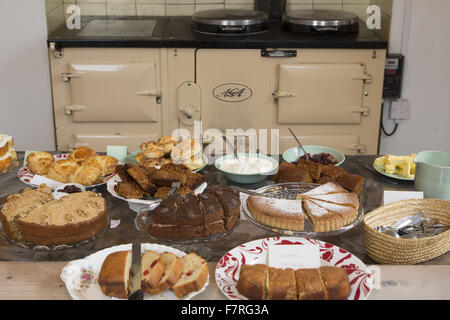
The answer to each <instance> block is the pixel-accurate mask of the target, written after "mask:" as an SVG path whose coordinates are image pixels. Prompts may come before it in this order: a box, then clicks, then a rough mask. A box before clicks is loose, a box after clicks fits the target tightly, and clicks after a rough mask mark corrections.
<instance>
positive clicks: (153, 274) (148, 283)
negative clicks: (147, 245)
mask: <svg viewBox="0 0 450 320" xmlns="http://www.w3.org/2000/svg"><path fill="white" fill-rule="evenodd" d="M163 273H164V263H163V262H162V261H161V258H160V256H159V254H157V253H156V252H153V251H146V252H145V253H144V254H143V255H142V282H141V283H142V290H144V291H147V292H149V290H151V289H154V288H156V287H157V286H158V284H159V281H160V280H161V277H162V275H163Z"/></svg>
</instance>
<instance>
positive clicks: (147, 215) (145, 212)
mask: <svg viewBox="0 0 450 320" xmlns="http://www.w3.org/2000/svg"><path fill="white" fill-rule="evenodd" d="M158 205H159V203H154V204H151V205H150V206H148V207H146V208H144V209H142V210H141V211H140V212H139V213H138V214H137V215H136V218H135V219H134V224H135V226H136V229H137V230H138V231H140V232H142V233H144V234H145V235H146V236H148V237H149V238H150V239H152V240H153V241H158V242H162V243H167V244H181V245H183V244H184V245H185V244H195V243H202V242H210V241H217V240H221V239H223V238H225V237H226V236H228V235H229V234H231V233H232V232H233V231H234V230H235V229H236V228H237V227H238V225H239V222H240V217H239V219H238V221H237V223H236V225H235V226H234V227H233V228H232V229H230V230H228V231H227V232H224V233H218V234H214V235H211V236H209V237H204V238H195V239H174V238H162V237H155V236H153V235H151V234H150V233H149V232H148V226H149V225H150V224H151V223H152V218H151V212H152V210H154V209H155V208H156V207H157V206H158Z"/></svg>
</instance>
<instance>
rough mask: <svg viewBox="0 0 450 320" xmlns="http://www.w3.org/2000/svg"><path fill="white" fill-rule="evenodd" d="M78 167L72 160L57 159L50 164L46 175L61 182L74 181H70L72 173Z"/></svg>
mask: <svg viewBox="0 0 450 320" xmlns="http://www.w3.org/2000/svg"><path fill="white" fill-rule="evenodd" d="M79 168H80V166H79V165H78V163H77V162H76V161H74V160H69V159H67V160H59V161H55V162H53V163H52V164H51V166H50V168H49V170H48V173H47V177H48V178H50V179H53V180H56V181H59V182H62V183H69V182H76V181H71V178H72V175H73V174H74V173H75V172H76V171H77V170H78V169H79Z"/></svg>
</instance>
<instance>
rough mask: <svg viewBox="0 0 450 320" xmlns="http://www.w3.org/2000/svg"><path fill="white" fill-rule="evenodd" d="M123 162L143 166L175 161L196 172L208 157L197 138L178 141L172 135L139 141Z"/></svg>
mask: <svg viewBox="0 0 450 320" xmlns="http://www.w3.org/2000/svg"><path fill="white" fill-rule="evenodd" d="M125 163H131V164H138V165H143V166H145V167H155V166H162V165H165V164H168V163H177V164H183V165H185V166H186V167H188V168H189V169H191V170H192V171H194V172H198V171H200V170H202V169H203V168H205V167H206V165H207V164H208V158H207V157H206V155H204V154H203V147H202V144H201V143H200V142H199V141H198V140H197V139H193V138H184V139H182V140H181V141H179V142H178V141H177V140H176V139H175V138H174V137H172V136H164V137H161V138H159V139H158V140H157V141H147V142H143V143H141V145H140V146H139V150H137V151H134V152H131V153H130V154H129V155H128V156H127V157H126V158H125Z"/></svg>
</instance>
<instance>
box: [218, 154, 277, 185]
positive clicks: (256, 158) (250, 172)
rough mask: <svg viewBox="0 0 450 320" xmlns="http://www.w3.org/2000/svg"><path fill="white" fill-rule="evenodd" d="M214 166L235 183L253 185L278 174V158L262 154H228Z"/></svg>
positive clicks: (220, 158)
mask: <svg viewBox="0 0 450 320" xmlns="http://www.w3.org/2000/svg"><path fill="white" fill-rule="evenodd" d="M214 166H215V167H216V168H217V170H219V171H221V172H222V173H223V174H224V175H225V176H226V177H227V178H228V179H229V180H231V181H233V182H236V183H241V184H252V183H257V182H261V181H263V180H264V179H266V178H267V177H268V176H271V175H274V174H276V173H277V171H278V158H272V157H270V156H266V155H263V154H260V153H238V154H237V157H236V156H235V155H234V154H227V155H224V156H221V157H219V158H217V159H216V161H214Z"/></svg>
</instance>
